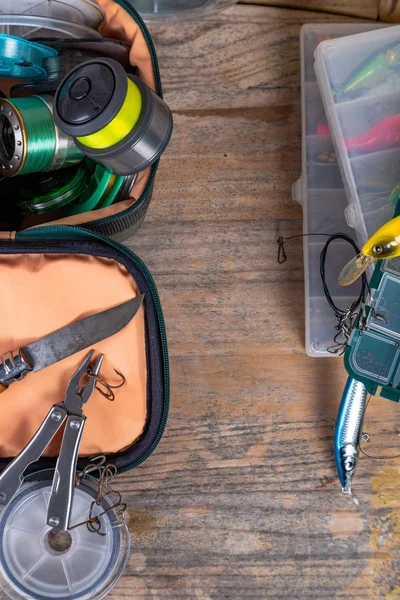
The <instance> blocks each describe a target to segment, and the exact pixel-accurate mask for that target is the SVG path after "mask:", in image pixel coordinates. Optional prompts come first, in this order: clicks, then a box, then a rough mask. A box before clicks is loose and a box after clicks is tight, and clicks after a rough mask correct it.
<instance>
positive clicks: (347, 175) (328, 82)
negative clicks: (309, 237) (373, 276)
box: [315, 26, 400, 244]
mask: <svg viewBox="0 0 400 600" xmlns="http://www.w3.org/2000/svg"><path fill="white" fill-rule="evenodd" d="M315 72H316V76H317V80H318V84H319V89H320V91H321V94H322V99H323V103H324V106H325V111H326V116H327V119H328V123H329V128H330V131H331V134H332V138H333V142H334V145H335V150H336V155H337V160H338V163H339V166H340V169H341V173H342V178H343V183H344V187H345V191H346V196H347V204H348V205H347V206H346V220H347V222H348V224H349V225H350V226H351V227H354V228H355V230H356V232H357V239H358V241H359V244H363V243H364V242H365V241H366V240H367V239H368V238H369V237H370V236H371V235H372V234H373V233H374V232H375V231H376V230H377V229H378V228H379V227H381V226H382V225H383V224H384V223H386V222H387V221H388V220H389V219H391V218H392V217H393V212H394V208H395V204H396V201H397V199H398V195H399V190H400V188H399V189H396V188H397V186H398V185H399V184H400V27H399V26H395V27H385V28H384V29H378V30H374V31H368V32H365V31H364V32H363V33H357V34H356V35H351V36H348V37H345V38H341V39H337V40H325V41H323V42H322V43H321V44H320V45H319V46H318V48H317V49H316V52H315Z"/></svg>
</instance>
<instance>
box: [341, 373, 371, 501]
mask: <svg viewBox="0 0 400 600" xmlns="http://www.w3.org/2000/svg"><path fill="white" fill-rule="evenodd" d="M366 406H367V389H366V387H365V385H364V384H363V383H361V382H360V381H356V380H355V379H353V378H352V377H349V378H348V380H347V383H346V387H345V388H344V391H343V396H342V401H341V403H340V408H339V412H338V416H337V420H336V428H335V460H336V468H337V472H338V476H339V479H340V483H341V484H342V491H343V492H344V493H345V494H348V495H349V496H350V497H351V498H352V499H353V500H354V502H355V503H356V505H358V504H359V502H358V500H357V498H356V497H355V496H354V494H353V492H352V479H353V476H354V473H355V470H356V466H357V459H358V453H359V446H360V440H361V434H362V432H361V427H362V422H363V418H364V413H365V409H366Z"/></svg>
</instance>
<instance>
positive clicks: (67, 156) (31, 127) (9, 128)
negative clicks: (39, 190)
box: [0, 96, 83, 177]
mask: <svg viewBox="0 0 400 600" xmlns="http://www.w3.org/2000/svg"><path fill="white" fill-rule="evenodd" d="M82 159H83V153H82V152H81V151H80V150H79V149H78V148H77V147H76V146H75V144H74V142H73V140H72V138H71V137H69V136H68V135H66V134H64V133H62V132H61V131H60V130H59V129H58V127H57V126H56V125H55V123H54V120H53V114H52V97H51V96H30V97H27V98H12V99H6V98H1V99H0V173H1V174H2V175H6V176H10V177H12V176H15V175H19V174H21V175H25V174H27V173H38V172H40V171H55V170H57V169H61V168H63V167H67V166H70V165H72V164H76V163H79V162H80V161H81V160H82Z"/></svg>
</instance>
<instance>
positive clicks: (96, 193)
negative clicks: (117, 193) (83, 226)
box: [64, 160, 123, 216]
mask: <svg viewBox="0 0 400 600" xmlns="http://www.w3.org/2000/svg"><path fill="white" fill-rule="evenodd" d="M91 162H92V161H89V160H88V163H89V164H90V163H91ZM92 165H93V167H94V170H93V168H91V169H90V168H89V169H88V170H89V172H91V173H92V175H91V177H90V180H89V182H88V183H87V185H86V189H85V190H84V191H83V192H82V193H81V195H80V197H79V198H77V200H75V201H74V202H73V203H71V204H70V205H69V206H67V207H66V209H65V211H64V212H65V214H66V215H68V216H70V215H77V214H81V213H84V212H89V211H91V210H94V209H95V208H97V206H98V204H99V202H101V200H102V199H103V198H104V197H105V196H107V194H109V192H110V191H111V189H112V187H113V186H114V184H115V183H116V179H117V176H116V175H114V174H113V173H110V172H109V171H106V170H105V169H104V168H103V167H102V166H101V165H96V164H95V163H92ZM118 179H120V180H123V177H120V178H118ZM121 183H122V181H121Z"/></svg>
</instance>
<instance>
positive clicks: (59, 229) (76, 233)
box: [1, 225, 171, 473]
mask: <svg viewBox="0 0 400 600" xmlns="http://www.w3.org/2000/svg"><path fill="white" fill-rule="evenodd" d="M54 238H58V239H64V240H66V241H68V240H69V239H71V240H74V241H79V240H85V241H88V240H90V239H92V240H94V241H99V242H102V243H104V244H106V245H108V246H111V247H112V248H114V249H115V250H117V251H118V252H120V253H121V254H124V255H125V256H126V257H127V258H129V259H130V260H131V261H132V262H133V263H134V264H135V266H137V268H138V269H139V270H140V271H141V273H142V274H143V276H144V278H145V280H146V283H147V284H148V286H149V288H150V291H151V296H152V300H153V303H154V306H155V309H156V314H157V319H158V326H159V331H160V337H161V351H162V363H163V373H164V403H163V412H162V417H161V420H160V425H159V428H158V431H157V433H156V436H155V438H154V440H153V442H152V444H151V446H150V447H149V448H148V450H146V452H145V453H144V454H142V455H141V456H140V457H139V458H137V459H136V460H134V461H132V462H131V463H129V464H128V465H127V466H125V467H121V468H119V469H118V472H119V473H123V472H125V471H129V470H130V469H133V468H134V467H137V466H138V465H140V464H141V463H142V462H143V461H145V460H146V459H147V458H148V457H149V456H150V455H151V454H152V453H153V452H154V450H155V449H156V447H157V446H158V444H159V442H160V440H161V437H162V435H163V433H164V430H165V427H166V424H167V419H168V411H169V404H170V388H171V386H170V374H169V358H168V345H167V334H166V329H165V322H164V315H163V312H162V308H161V302H160V297H159V295H158V290H157V287H156V284H155V282H154V279H153V277H152V275H151V273H150V271H149V270H148V268H147V267H146V265H145V264H144V262H143V261H142V260H141V259H140V258H139V257H138V256H137V255H136V254H134V252H132V251H131V250H129V249H128V248H126V247H125V246H122V245H121V244H118V243H117V242H114V241H113V240H110V239H109V238H106V237H104V236H103V235H100V234H98V233H93V232H92V231H87V230H86V229H84V228H83V227H76V226H69V225H54V226H46V227H36V228H33V229H26V230H24V231H21V232H18V233H17V234H16V238H15V241H17V242H23V241H28V240H29V241H31V240H32V241H34V240H44V241H47V240H48V241H51V240H54ZM9 243H10V242H5V244H7V245H8V244H9ZM1 244H2V242H1Z"/></svg>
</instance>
